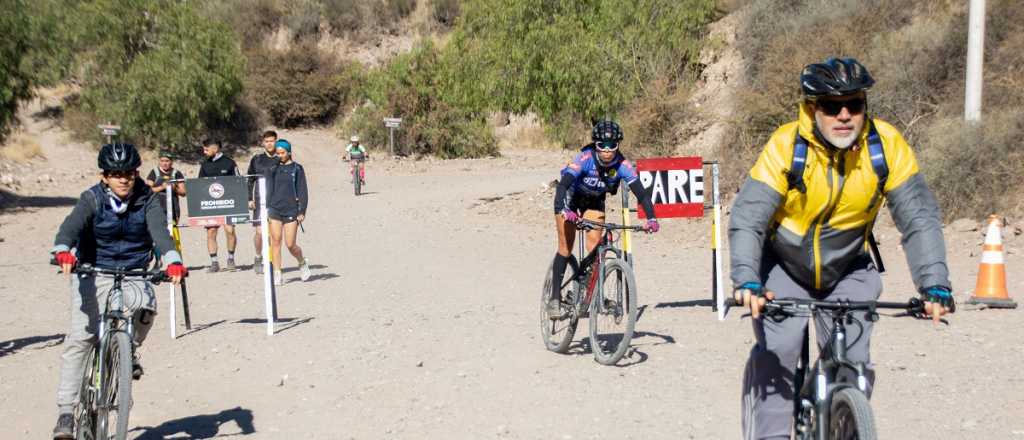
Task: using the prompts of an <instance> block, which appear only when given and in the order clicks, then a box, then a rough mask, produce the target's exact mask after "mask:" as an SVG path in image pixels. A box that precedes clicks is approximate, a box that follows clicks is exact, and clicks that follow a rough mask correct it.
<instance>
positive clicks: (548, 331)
mask: <svg viewBox="0 0 1024 440" xmlns="http://www.w3.org/2000/svg"><path fill="white" fill-rule="evenodd" d="M569 263H570V268H569V269H570V270H567V271H566V272H567V273H566V274H565V277H563V279H562V280H561V282H560V283H559V286H560V290H563V289H564V287H567V288H568V290H569V291H572V292H575V291H576V281H575V280H573V281H571V282H570V281H569V279H570V278H571V277H573V276H574V275H575V274H576V271H577V267H578V266H577V264H576V260H575V259H570V260H569ZM551 271H552V267H551V265H548V274H547V276H546V277H544V288H543V289H542V290H541V294H540V327H541V337H542V338H543V339H544V346H545V347H546V348H547V349H548V350H551V351H553V352H555V353H565V352H566V351H569V344H570V343H572V337H573V335H574V334H576V325H577V324H578V323H579V317H577V316H576V313H574V311H573V309H574V308H575V305H574V300H575V298H573V297H571V296H570V295H566V294H565V292H564V291H562V295H560V297H561V299H560V301H561V305H562V310H563V311H564V313H562V315H561V316H558V317H551V316H548V313H547V310H546V307H547V302H548V298H550V297H551V283H552V280H551V278H552V276H551ZM569 272H571V273H569ZM562 286H564V287H562Z"/></svg>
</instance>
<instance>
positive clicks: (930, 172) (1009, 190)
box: [919, 109, 1024, 219]
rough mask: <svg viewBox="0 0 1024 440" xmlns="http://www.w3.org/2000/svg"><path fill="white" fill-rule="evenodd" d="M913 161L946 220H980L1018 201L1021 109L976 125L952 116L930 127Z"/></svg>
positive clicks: (1023, 163) (1022, 158)
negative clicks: (921, 148)
mask: <svg viewBox="0 0 1024 440" xmlns="http://www.w3.org/2000/svg"><path fill="white" fill-rule="evenodd" d="M922 138H923V139H922V142H923V143H925V144H927V145H929V146H930V148H928V149H927V150H925V151H924V152H922V153H921V154H920V156H919V161H920V163H921V167H922V169H923V172H924V173H925V176H926V178H927V180H928V185H929V186H930V187H931V188H932V190H933V191H934V192H935V193H936V194H937V195H939V202H940V205H941V206H942V213H943V216H944V217H945V218H946V219H954V218H962V217H970V218H979V219H980V218H984V217H985V216H987V215H989V214H994V213H1001V214H1009V213H1008V212H1005V209H1007V208H1008V207H1012V206H1014V205H1015V202H1019V200H1020V193H1019V191H1017V190H1016V189H1017V188H1021V186H1022V185H1024V174H1022V173H1021V170H1024V148H1021V147H1020V140H1021V139H1022V138H1024V110H1021V109H1017V110H1016V111H1010V112H1005V113H1002V114H995V115H989V116H987V117H985V119H984V120H983V122H982V123H981V124H980V125H978V126H971V125H968V124H967V123H965V122H964V121H963V119H961V118H958V117H951V118H944V119H941V120H938V121H936V122H935V123H933V124H931V126H930V128H929V130H928V132H927V133H926V134H925V135H924V136H922Z"/></svg>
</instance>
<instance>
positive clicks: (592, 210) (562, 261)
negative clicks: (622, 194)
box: [546, 121, 659, 316]
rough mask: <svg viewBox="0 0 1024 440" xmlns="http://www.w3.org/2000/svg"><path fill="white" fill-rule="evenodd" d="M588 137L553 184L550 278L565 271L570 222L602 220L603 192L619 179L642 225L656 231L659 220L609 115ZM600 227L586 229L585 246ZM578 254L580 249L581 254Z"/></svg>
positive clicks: (551, 311)
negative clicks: (554, 239) (554, 240)
mask: <svg viewBox="0 0 1024 440" xmlns="http://www.w3.org/2000/svg"><path fill="white" fill-rule="evenodd" d="M591 140H592V141H593V142H591V143H590V144H588V145H587V146H585V147H583V149H582V150H581V151H580V153H579V154H577V155H576V157H575V158H573V160H572V161H571V162H569V163H568V164H567V165H566V166H565V168H563V169H562V178H561V180H560V181H559V182H558V187H557V189H556V190H555V206H554V208H555V230H556V231H558V252H557V253H555V258H554V261H553V262H552V265H551V266H552V269H551V272H552V273H551V275H552V279H553V280H561V279H562V277H563V276H565V267H566V265H568V263H569V258H570V255H571V253H572V246H573V243H574V242H575V241H576V234H575V232H574V230H575V223H576V222H578V221H579V220H580V218H581V217H582V218H586V219H588V220H594V221H599V222H603V221H604V197H605V195H606V194H609V193H611V194H615V193H616V192H618V188H619V182H622V181H625V182H626V185H628V186H629V189H630V191H632V192H633V194H634V195H635V196H636V198H637V200H639V202H640V205H641V206H642V207H643V210H644V213H645V214H646V215H647V223H646V224H645V225H644V228H645V230H646V231H647V232H658V229H659V226H658V220H657V219H656V218H655V217H654V205H653V204H652V203H651V199H650V197H649V196H648V195H647V194H646V193H645V192H644V191H643V185H641V184H640V179H638V178H637V171H636V166H635V165H634V164H633V163H632V162H630V161H629V160H627V159H626V156H623V154H622V152H620V151H619V142H621V141H622V129H621V128H620V127H619V124H616V123H615V122H613V121H600V122H598V123H597V124H595V125H594V128H593V131H592V132H591ZM602 233H603V231H602V230H600V229H596V230H591V231H588V232H587V252H590V251H591V250H593V249H594V247H595V246H597V243H598V242H599V241H600V240H601V234H602ZM582 257H583V256H582V255H581V256H580V258H582ZM559 285H560V283H559V282H554V283H551V297H550V298H548V302H547V307H546V311H547V313H548V315H550V316H558V315H559V314H561V310H559V297H560V292H559V288H560V286H559Z"/></svg>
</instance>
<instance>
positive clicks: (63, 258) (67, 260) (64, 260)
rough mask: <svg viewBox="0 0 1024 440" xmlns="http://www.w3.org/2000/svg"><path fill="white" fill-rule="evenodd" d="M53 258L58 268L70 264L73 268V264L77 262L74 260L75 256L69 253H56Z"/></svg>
mask: <svg viewBox="0 0 1024 440" xmlns="http://www.w3.org/2000/svg"><path fill="white" fill-rule="evenodd" d="M53 257H54V259H56V260H57V265H58V266H63V265H65V264H70V265H72V266H74V265H75V262H77V259H76V258H75V254H72V253H71V252H68V251H60V252H57V253H56V254H55V255H54V256H53Z"/></svg>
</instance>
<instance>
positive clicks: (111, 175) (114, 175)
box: [103, 171, 135, 179]
mask: <svg viewBox="0 0 1024 440" xmlns="http://www.w3.org/2000/svg"><path fill="white" fill-rule="evenodd" d="M103 175H104V176H106V177H107V178H108V179H131V178H133V177H135V172H134V171H104V172H103Z"/></svg>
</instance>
